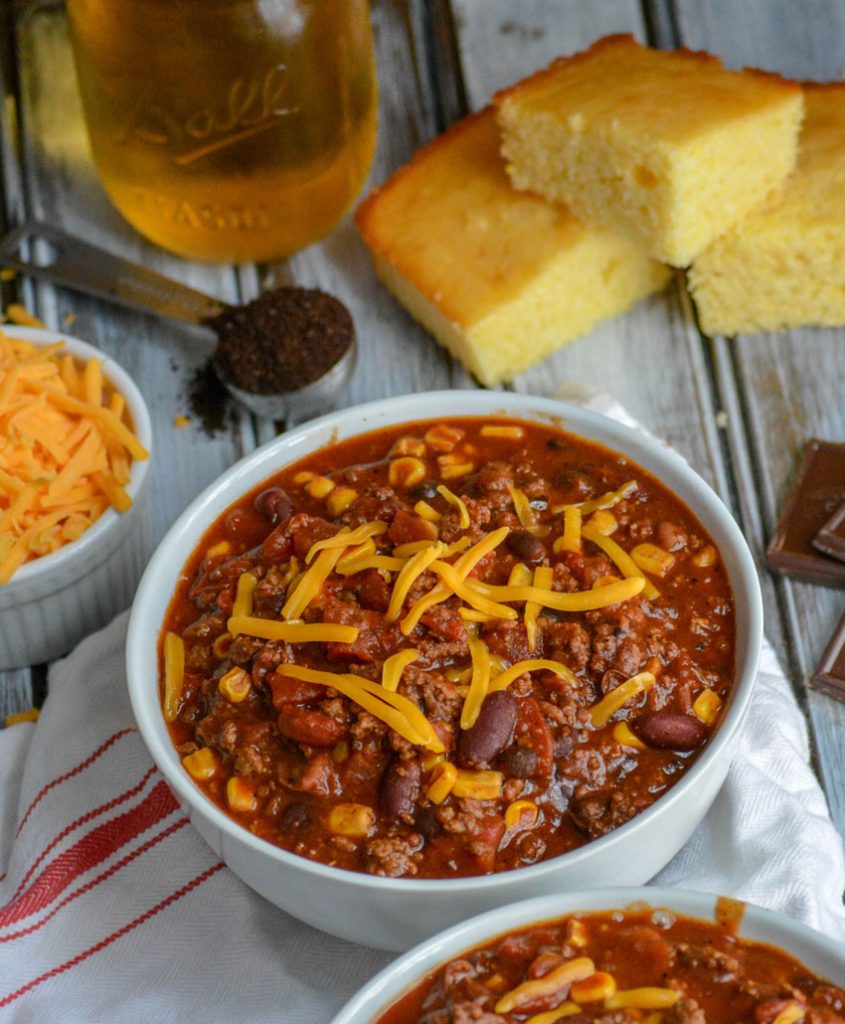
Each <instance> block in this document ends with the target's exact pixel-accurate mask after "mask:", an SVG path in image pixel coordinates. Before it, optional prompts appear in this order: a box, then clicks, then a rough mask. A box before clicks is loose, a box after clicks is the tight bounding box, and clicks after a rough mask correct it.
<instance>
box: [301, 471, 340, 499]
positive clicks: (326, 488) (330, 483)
mask: <svg viewBox="0 0 845 1024" xmlns="http://www.w3.org/2000/svg"><path fill="white" fill-rule="evenodd" d="M334 488H335V483H334V480H329V478H328V477H327V476H315V477H314V479H313V480H309V481H308V483H307V484H306V485H305V490H306V491H307V492H308V493H309V494H310V495H311V497H312V498H327V497H328V496H329V495H330V494H331V493H332V491H333V490H334Z"/></svg>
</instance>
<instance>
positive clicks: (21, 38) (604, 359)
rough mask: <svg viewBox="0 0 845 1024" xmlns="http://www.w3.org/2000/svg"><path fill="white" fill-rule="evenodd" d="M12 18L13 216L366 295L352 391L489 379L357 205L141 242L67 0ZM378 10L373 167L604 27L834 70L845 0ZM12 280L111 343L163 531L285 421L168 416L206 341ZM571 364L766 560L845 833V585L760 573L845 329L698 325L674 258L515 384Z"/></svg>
mask: <svg viewBox="0 0 845 1024" xmlns="http://www.w3.org/2000/svg"><path fill="white" fill-rule="evenodd" d="M0 18H2V19H3V29H4V32H3V41H2V52H1V53H0V60H1V61H2V71H3V81H4V88H5V92H6V97H5V103H4V105H3V106H2V108H0V121H1V122H2V124H0V128H1V129H2V151H0V158H1V159H2V176H3V177H2V181H3V208H2V218H3V220H4V222H5V223H4V225H3V226H5V227H7V228H8V227H10V226H14V225H16V224H18V223H20V222H21V221H22V220H24V219H25V218H27V217H29V218H32V217H35V218H37V219H38V220H42V221H46V222H48V223H50V224H54V225H56V226H59V227H61V228H63V229H65V230H66V231H68V232H70V233H72V234H76V235H78V236H79V237H81V238H83V239H86V240H89V241H92V242H94V243H96V244H99V245H101V246H102V247H104V248H107V249H109V250H111V251H112V252H114V253H116V254H119V255H123V256H127V257H129V258H133V259H136V260H140V261H141V262H144V263H146V264H147V265H149V266H152V267H156V268H158V269H160V270H162V271H163V272H165V273H167V274H169V275H171V276H173V277H174V278H177V279H179V280H182V281H184V282H185V283H186V284H190V285H193V286H195V287H198V288H201V289H203V290H205V291H207V292H210V293H212V294H214V295H217V296H219V297H220V298H222V299H225V300H229V301H235V300H241V301H243V300H248V299H250V298H252V297H254V296H255V295H256V294H257V293H258V291H260V290H261V289H262V288H265V287H268V286H271V285H273V284H278V283H283V282H286V281H291V282H297V283H301V284H305V285H309V286H317V287H321V288H324V289H326V290H328V291H331V292H333V293H335V294H336V295H338V296H339V297H340V298H341V299H343V301H344V302H346V303H347V304H348V306H349V308H350V309H351V311H352V314H353V316H354V318H355V322H356V325H357V330H358V334H359V338H360V340H361V358H360V362H359V366H358V369H357V372H356V374H355V377H354V379H353V381H352V383H351V384H350V386H349V388H348V391H347V394H346V395H345V396H344V402H345V404H349V405H351V404H354V403H357V402H361V401H365V400H368V399H374V398H381V397H385V396H389V395H398V394H405V393H409V392H416V391H421V390H425V389H431V388H450V387H473V386H474V384H473V382H472V381H471V380H470V379H469V377H468V376H467V375H466V373H465V372H464V371H463V370H462V369H461V367H460V366H458V365H456V364H455V363H453V362H452V361H451V360H450V358H449V357H448V356H447V355H446V354H445V353H444V352H443V351H442V350H441V349H440V348H438V347H437V346H435V345H434V343H433V342H432V341H431V339H430V338H429V337H428V336H427V334H426V333H425V332H424V331H423V330H422V329H421V328H419V327H418V326H417V325H416V324H415V323H413V322H412V321H411V319H410V318H409V317H408V316H407V315H405V313H404V312H403V311H402V310H401V309H400V308H399V307H398V306H397V305H396V303H395V302H394V301H393V299H392V298H391V297H390V296H389V295H388V294H387V293H386V292H385V291H384V290H383V288H382V287H381V286H380V285H379V283H378V282H377V281H376V279H375V277H374V275H373V272H372V269H371V266H370V262H369V259H368V257H367V253H366V252H365V250H364V247H363V245H362V244H361V242H360V240H359V238H358V237H357V234H356V232H355V229H354V227H353V226H352V225H351V224H350V223H349V222H348V221H347V222H345V223H344V224H342V225H341V226H340V227H339V228H338V229H337V230H336V231H335V232H334V233H333V234H332V235H330V236H329V238H327V239H326V240H325V241H324V242H323V243H322V244H320V245H316V246H313V247H311V248H310V249H308V250H306V251H304V252H302V253H301V254H299V255H297V256H296V257H295V258H293V259H291V260H290V261H288V262H287V263H285V264H278V265H272V266H258V267H253V266H248V267H239V268H233V267H209V266H201V265H197V264H190V263H186V262H183V261H180V260H178V259H177V258H175V257H170V256H168V255H166V254H165V253H163V252H161V251H159V250H157V249H155V248H154V247H152V246H150V245H148V244H147V243H145V242H144V240H143V239H141V238H140V237H139V236H138V235H136V234H135V233H134V232H133V231H132V230H131V229H130V228H129V227H128V226H127V225H126V224H125V223H124V222H123V221H122V220H121V218H120V217H119V215H118V214H117V213H116V212H115V211H114V210H113V209H112V207H111V206H110V205H109V202H108V200H107V198H106V195H105V192H104V191H103V189H102V187H101V186H100V184H99V182H98V180H97V177H96V175H95V172H94V168H93V165H92V162H91V158H90V155H89V152H88V146H87V141H86V138H85V133H84V129H83V124H82V119H81V114H80V109H79V104H78V100H77V96H76V83H75V80H74V76H73V69H72V65H71V57H70V52H69V48H68V39H67V24H66V19H65V14H64V10H63V5H62V4H61V3H59V2H49V0H48V2H42V3H20V4H17V5H16V4H14V3H7V4H6V5H4V8H3V11H2V13H1V14H0ZM373 22H374V28H375V34H376V45H377V54H378V67H379V85H380V127H379V146H378V152H377V156H376V160H375V164H374V167H373V171H372V175H371V181H372V182H374V183H375V182H379V181H382V180H383V179H384V178H385V177H387V176H388V175H389V174H390V173H391V172H392V171H393V170H394V169H395V168H396V167H398V166H399V165H400V164H402V163H404V162H405V161H406V160H408V159H409V158H410V156H411V155H412V153H413V152H414V150H415V149H416V148H417V147H418V146H420V145H421V144H422V143H424V142H427V141H428V140H429V139H430V138H431V137H432V136H433V135H435V134H436V133H437V132H439V131H441V130H442V129H443V128H445V127H446V126H447V125H448V124H449V123H450V122H452V121H453V120H455V119H456V118H458V117H460V116H461V115H463V114H464V113H465V112H467V111H469V110H475V109H478V108H479V107H481V106H483V105H484V104H485V103H486V101H487V99H488V98H489V97H490V95H491V93H492V92H493V91H494V90H495V89H497V88H499V87H501V86H504V85H507V84H509V83H510V82H512V81H515V80H516V79H518V78H521V77H523V76H524V75H525V74H527V73H529V72H531V71H533V70H534V69H536V68H538V67H541V66H543V65H545V64H547V63H548V62H549V61H550V60H551V59H552V58H553V57H555V56H557V55H558V54H566V53H571V52H573V51H575V50H579V49H582V48H583V47H585V46H587V45H589V44H590V43H592V42H593V40H595V39H596V38H598V37H599V36H602V35H605V34H607V33H610V32H632V33H634V35H636V36H637V38H639V39H640V40H643V41H647V42H649V43H650V44H652V45H655V46H658V47H666V48H670V47H675V46H678V45H684V46H688V47H691V48H693V49H707V50H710V51H711V52H713V53H716V54H718V55H720V56H721V57H722V58H723V59H724V60H725V61H726V63H727V64H728V65H730V66H733V67H739V66H742V65H753V66H758V67H763V68H768V69H771V70H775V71H779V72H781V73H783V74H786V75H789V76H791V77H795V78H799V79H816V80H828V79H834V78H837V77H840V76H841V75H842V73H843V70H845V4H843V3H842V0H740V2H737V0H521V2H520V3H513V2H512V0H452V2H451V3H449V0H406V2H402V0H375V3H374V11H373ZM3 288H4V295H3V298H4V300H5V301H6V302H8V301H11V300H12V299H14V298H19V299H21V300H22V301H23V302H24V303H25V304H26V305H27V306H28V307H29V309H30V310H32V311H33V312H34V313H36V314H37V315H39V316H40V317H41V318H42V319H43V320H45V321H46V323H47V325H48V326H49V327H52V328H58V329H65V330H68V329H69V330H71V331H72V333H73V334H75V335H78V336H79V337H81V338H84V339H86V340H88V341H90V342H93V343H94V344H96V345H98V346H99V347H100V348H101V349H102V350H103V351H104V352H107V353H109V354H110V355H113V356H114V357H115V358H116V359H117V360H118V361H119V362H120V363H121V364H122V365H123V366H124V367H126V369H127V370H128V371H129V372H130V373H131V374H132V375H133V377H134V378H135V380H136V382H137V383H138V384H139V386H140V387H141V389H142V391H143V392H144V394H145V397H146V399H147V402H148V403H149V405H150V410H151V413H152V417H153V424H154V431H155V443H156V448H157V452H156V455H157V458H156V465H155V481H154V486H155V495H154V503H155V522H154V533H155V536H156V538H158V537H160V536H161V535H162V533H163V532H164V531H165V530H166V529H167V527H168V526H169V525H170V524H171V523H172V522H173V520H174V518H175V517H176V515H177V514H178V513H179V512H180V511H181V510H182V509H183V508H184V507H185V506H186V505H187V504H188V502H189V501H190V500H191V499H192V498H193V497H194V496H195V495H196V494H197V493H198V492H199V491H200V490H201V489H202V488H203V487H204V486H205V485H206V484H207V483H209V482H210V481H211V480H212V479H213V478H214V477H216V476H217V475H218V474H219V473H220V472H221V471H222V470H223V469H225V468H226V467H227V466H229V465H231V464H232V463H233V462H234V461H235V460H236V459H238V458H240V457H241V456H242V455H244V454H245V453H247V452H249V451H250V450H251V449H252V448H254V447H255V446H256V445H257V444H260V443H262V442H263V441H266V440H268V439H269V438H270V437H272V436H274V435H275V433H276V432H277V425H275V424H273V423H270V422H261V421H257V420H255V419H253V418H251V417H250V416H248V415H244V414H242V413H240V412H239V411H238V410H235V409H232V410H229V412H228V413H227V415H226V417H225V419H224V424H225V425H224V429H222V430H218V431H217V432H216V433H214V434H213V435H209V433H207V432H206V431H204V429H203V427H202V424H201V423H200V422H199V421H198V420H196V419H194V420H193V421H192V423H191V425H190V426H188V427H187V428H185V429H181V430H180V429H176V428H175V427H174V423H173V420H174V416H175V415H177V414H180V413H186V412H188V411H189V409H188V391H189V390H190V380H191V377H192V375H193V374H195V373H196V371H197V370H198V368H200V367H201V366H202V365H203V364H204V363H205V361H206V360H207V358H208V355H209V350H208V348H207V347H206V346H204V345H203V344H202V343H199V342H197V340H196V339H195V338H192V337H191V336H190V334H189V333H188V332H187V331H185V330H180V329H179V328H178V327H176V326H175V325H171V324H167V323H163V322H160V321H158V320H155V319H153V318H151V317H147V316H143V315H140V314H134V313H130V312H126V311H122V310H120V309H118V308H117V307H113V306H110V305H107V304H104V303H100V302H97V301H94V300H91V299H86V298H84V297H82V296H80V295H78V294H71V293H69V292H65V291H62V290H59V289H55V288H52V287H50V286H47V285H34V284H32V283H31V282H27V281H17V282H10V283H6V284H4V285H3ZM71 325H72V326H71ZM572 380H576V381H582V382H584V383H586V384H589V385H593V386H595V387H599V388H601V389H605V390H608V391H610V392H612V393H613V394H614V395H615V396H617V397H618V398H619V399H620V400H622V401H623V402H624V403H625V404H626V405H627V407H628V409H629V410H630V412H631V413H632V414H633V415H635V416H636V417H638V418H639V419H640V420H641V421H642V422H643V423H644V424H645V425H646V426H647V427H648V428H649V429H651V430H652V431H654V432H655V433H656V434H659V435H660V436H662V437H664V438H666V440H668V441H669V442H670V443H671V444H672V445H674V446H675V447H676V448H678V449H679V450H680V451H681V452H682V453H683V454H684V455H685V456H686V458H687V459H689V461H690V462H691V463H692V465H693V466H694V467H695V468H696V469H697V470H698V472H699V473H700V474H701V475H702V476H703V477H704V478H705V479H706V480H707V481H709V483H710V484H712V486H713V487H714V488H715V489H716V490H717V491H718V492H719V494H720V495H721V496H722V498H723V499H724V500H725V501H726V502H727V504H728V505H729V506H730V507H731V508H732V509H733V511H734V514H735V515H736V517H737V519H738V520H739V522H740V523H741V525H742V529H743V531H744V533H745V535H746V537H747V538H748V541H749V544H750V545H751V548H752V550H753V551H754V553H755V556H756V557H757V560H758V564H760V566H761V579H762V584H763V592H764V595H765V603H766V632H767V634H768V636H769V638H770V640H771V641H772V643H773V644H774V645H775V647H776V648H777V650H778V652H779V654H780V656H781V658H782V659H783V662H784V664H785V666H786V668H787V671H788V673H789V676H790V678H791V680H792V682H793V684H794V687H795V691H796V694H797V696H798V700H799V701H800V703H801V706H802V708H803V709H804V711H805V713H806V715H807V718H808V721H809V724H810V729H811V734H812V737H813V741H814V750H815V757H816V766H817V769H818V772H819V775H820V777H821V780H822V783H823V785H824V787H825V790H826V792H827V796H828V799H829V801H830V805H831V810H832V813H833V817H834V819H835V821H836V823H837V825H838V827H839V830H840V832H842V833H843V834H845V705H842V704H837V703H835V702H834V701H832V700H830V699H829V698H827V697H825V696H822V695H821V694H819V693H815V692H813V691H812V690H810V689H808V686H807V680H808V678H809V675H810V673H811V672H812V670H813V667H814V665H815V663H816V661H817V660H818V658H819V656H820V654H821V652H822V650H823V647H824V645H825V642H826V640H827V638H828V636H829V634H830V633H831V631H832V629H833V627H834V625H835V623H836V621H837V619H838V617H839V615H840V614H841V613H842V610H843V608H845V593H843V592H842V591H837V590H830V589H823V588H820V587H813V586H809V585H805V584H796V583H792V582H790V581H788V580H785V579H775V578H773V577H772V576H771V575H770V574H768V573H767V572H766V571H765V570H764V569H763V568H762V552H763V550H764V547H765V543H766V539H767V538H768V536H769V535H770V534H771V531H772V529H773V526H774V523H775V519H776V516H777V512H778V510H779V508H780V506H781V505H782V502H783V499H784V496H785V494H786V492H787V488H788V486H789V484H790V481H791V478H792V477H793V475H794V471H795V468H796V465H797V460H798V457H799V454H800V451H801V449H802V447H803V444H804V442H805V441H806V439H807V438H809V437H811V436H818V437H823V438H827V439H830V440H836V441H843V440H845V402H843V401H842V383H841V382H842V381H843V380H845V330H819V329H807V330H800V331H789V332H784V333H781V334H776V335H762V336H756V337H747V338H745V337H740V338H737V339H735V340H733V341H729V340H724V339H721V338H717V339H713V340H711V339H708V338H705V337H703V336H702V335H701V334H700V333H699V332H698V330H697V328H696V324H695V320H694V317H693V313H692V308H691V305H690V301H689V299H688V297H687V294H686V291H685V288H684V281H683V275H681V274H679V275H678V277H677V280H676V281H675V282H674V284H673V286H672V287H671V288H670V289H669V291H668V293H667V294H665V295H663V296H660V297H657V298H655V299H653V300H650V301H647V302H644V303H641V304H640V305H639V306H637V307H636V308H635V309H633V310H632V311H631V312H629V313H628V314H627V315H625V316H623V317H620V318H618V319H616V320H615V321H612V322H610V323H606V324H603V325H602V326H600V327H599V328H598V329H596V330H595V331H593V333H592V334H590V335H589V336H587V337H584V338H581V339H579V340H578V341H576V342H574V343H573V344H571V345H569V346H568V347H566V348H565V349H563V350H562V351H560V352H559V353H558V354H557V355H555V356H553V357H552V358H550V359H549V360H547V361H546V362H545V363H544V364H542V366H539V367H537V368H535V369H534V370H532V371H530V372H528V373H526V374H524V375H523V376H522V377H520V378H519V379H518V380H517V381H516V382H515V383H514V385H513V386H514V388H515V389H516V390H518V391H526V392H532V393H536V394H545V395H550V394H554V393H555V392H556V391H557V390H558V389H559V388H560V386H561V385H562V384H563V383H564V382H567V381H572ZM0 628H1V626H0ZM44 678H45V673H44V669H43V668H35V669H33V670H29V669H27V670H21V671H16V672H6V673H0V721H2V720H3V717H4V715H5V714H8V713H9V712H12V711H15V710H19V709H22V708H28V707H30V706H32V704H33V702H34V701H35V702H37V701H38V700H40V699H41V697H42V696H43V692H44V685H45V684H44Z"/></svg>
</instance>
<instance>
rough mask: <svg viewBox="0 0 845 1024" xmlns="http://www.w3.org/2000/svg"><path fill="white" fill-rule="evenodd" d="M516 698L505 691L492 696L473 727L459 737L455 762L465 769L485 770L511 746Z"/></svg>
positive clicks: (463, 731)
mask: <svg viewBox="0 0 845 1024" xmlns="http://www.w3.org/2000/svg"><path fill="white" fill-rule="evenodd" d="M517 707H518V701H517V698H516V697H514V695H513V694H512V693H508V692H507V690H499V691H497V692H496V693H491V694H490V696H489V697H487V699H486V700H485V701H484V703H483V704H482V705H481V711H479V713H478V718H477V719H476V720H475V725H473V726H471V727H470V728H469V729H464V730H462V731H461V732H460V734H459V735H458V747H457V761H458V764H459V765H461V766H462V767H464V768H486V767H488V766H489V764H490V762H491V761H492V760H493V758H495V757H497V756H498V755H499V754H501V752H502V751H503V750H504V749H505V747H506V746H507V745H508V744H509V743H510V741H511V736H512V735H513V729H514V726H515V725H516V712H517Z"/></svg>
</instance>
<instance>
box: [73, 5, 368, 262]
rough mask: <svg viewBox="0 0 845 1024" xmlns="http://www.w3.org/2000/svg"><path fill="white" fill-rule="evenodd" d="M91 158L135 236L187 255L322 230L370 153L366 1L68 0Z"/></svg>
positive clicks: (271, 248)
mask: <svg viewBox="0 0 845 1024" xmlns="http://www.w3.org/2000/svg"><path fill="white" fill-rule="evenodd" d="M68 13H69V17H70V26H71V39H72V42H73V51H74V58H75V62H76V71H77V78H78V81H79V87H80V92H81V96H82V104H83V108H84V111H85V120H86V123H87V126H88V134H89V137H90V140H91V147H92V150H93V155H94V161H95V163H96V165H97V170H98V172H99V175H100V178H101V179H102V182H103V184H104V185H105V187H106V189H107V191H108V193H109V196H110V197H111V199H112V201H113V202H114V204H115V206H116V207H117V208H118V210H120V212H121V213H122V214H123V216H124V217H126V219H127V220H128V221H129V222H130V223H131V224H132V225H133V226H134V227H136V228H137V229H138V231H140V232H141V233H142V234H143V235H146V237H147V238H149V239H151V240H152V241H154V242H156V243H158V244H159V245H161V246H163V247H164V248H165V249H170V250H171V251H173V252H176V253H179V254H180V255H182V256H187V257H190V258H192V259H198V260H210V261H221V262H246V261H253V260H270V259H275V258H279V257H282V256H286V255H288V254H289V253H291V252H293V251H294V250H296V249H300V248H302V247H303V246H305V245H308V244H309V243H310V242H313V241H315V240H316V239H318V238H320V237H321V236H322V235H324V234H326V232H328V231H329V230H330V229H331V228H332V227H333V226H334V225H335V224H336V223H337V222H338V220H339V219H340V218H341V217H342V216H343V214H344V212H345V211H346V210H347V208H348V207H349V206H350V204H351V203H352V201H353V199H354V198H355V196H356V195H357V194H358V191H359V190H360V188H361V185H362V184H363V182H364V178H365V177H366V175H367V171H368V169H369V166H370V161H371V160H372V155H373V149H374V146H375V135H376V84H375V68H374V61H373V47H372V35H371V31H370V21H369V5H368V0H68Z"/></svg>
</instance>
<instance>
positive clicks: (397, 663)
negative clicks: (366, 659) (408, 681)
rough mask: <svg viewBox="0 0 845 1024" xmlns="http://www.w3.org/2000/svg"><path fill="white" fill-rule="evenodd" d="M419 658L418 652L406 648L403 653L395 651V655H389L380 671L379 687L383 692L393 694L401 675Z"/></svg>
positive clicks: (411, 648)
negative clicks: (389, 691)
mask: <svg viewBox="0 0 845 1024" xmlns="http://www.w3.org/2000/svg"><path fill="white" fill-rule="evenodd" d="M419 656H420V652H419V651H417V650H415V649H414V648H413V647H406V648H405V649H404V650H403V651H397V652H396V654H391V655H390V657H389V658H388V659H387V660H386V661H385V663H384V665H382V669H381V685H382V686H383V687H384V688H385V690H391V691H392V692H395V691H396V689H397V688H398V686H399V681H400V679H401V678H402V673H403V672H404V671H405V669H406V668H407V667H408V666H409V665H410V664H411V662H414V661H416V660H417V658H418V657H419Z"/></svg>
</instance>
